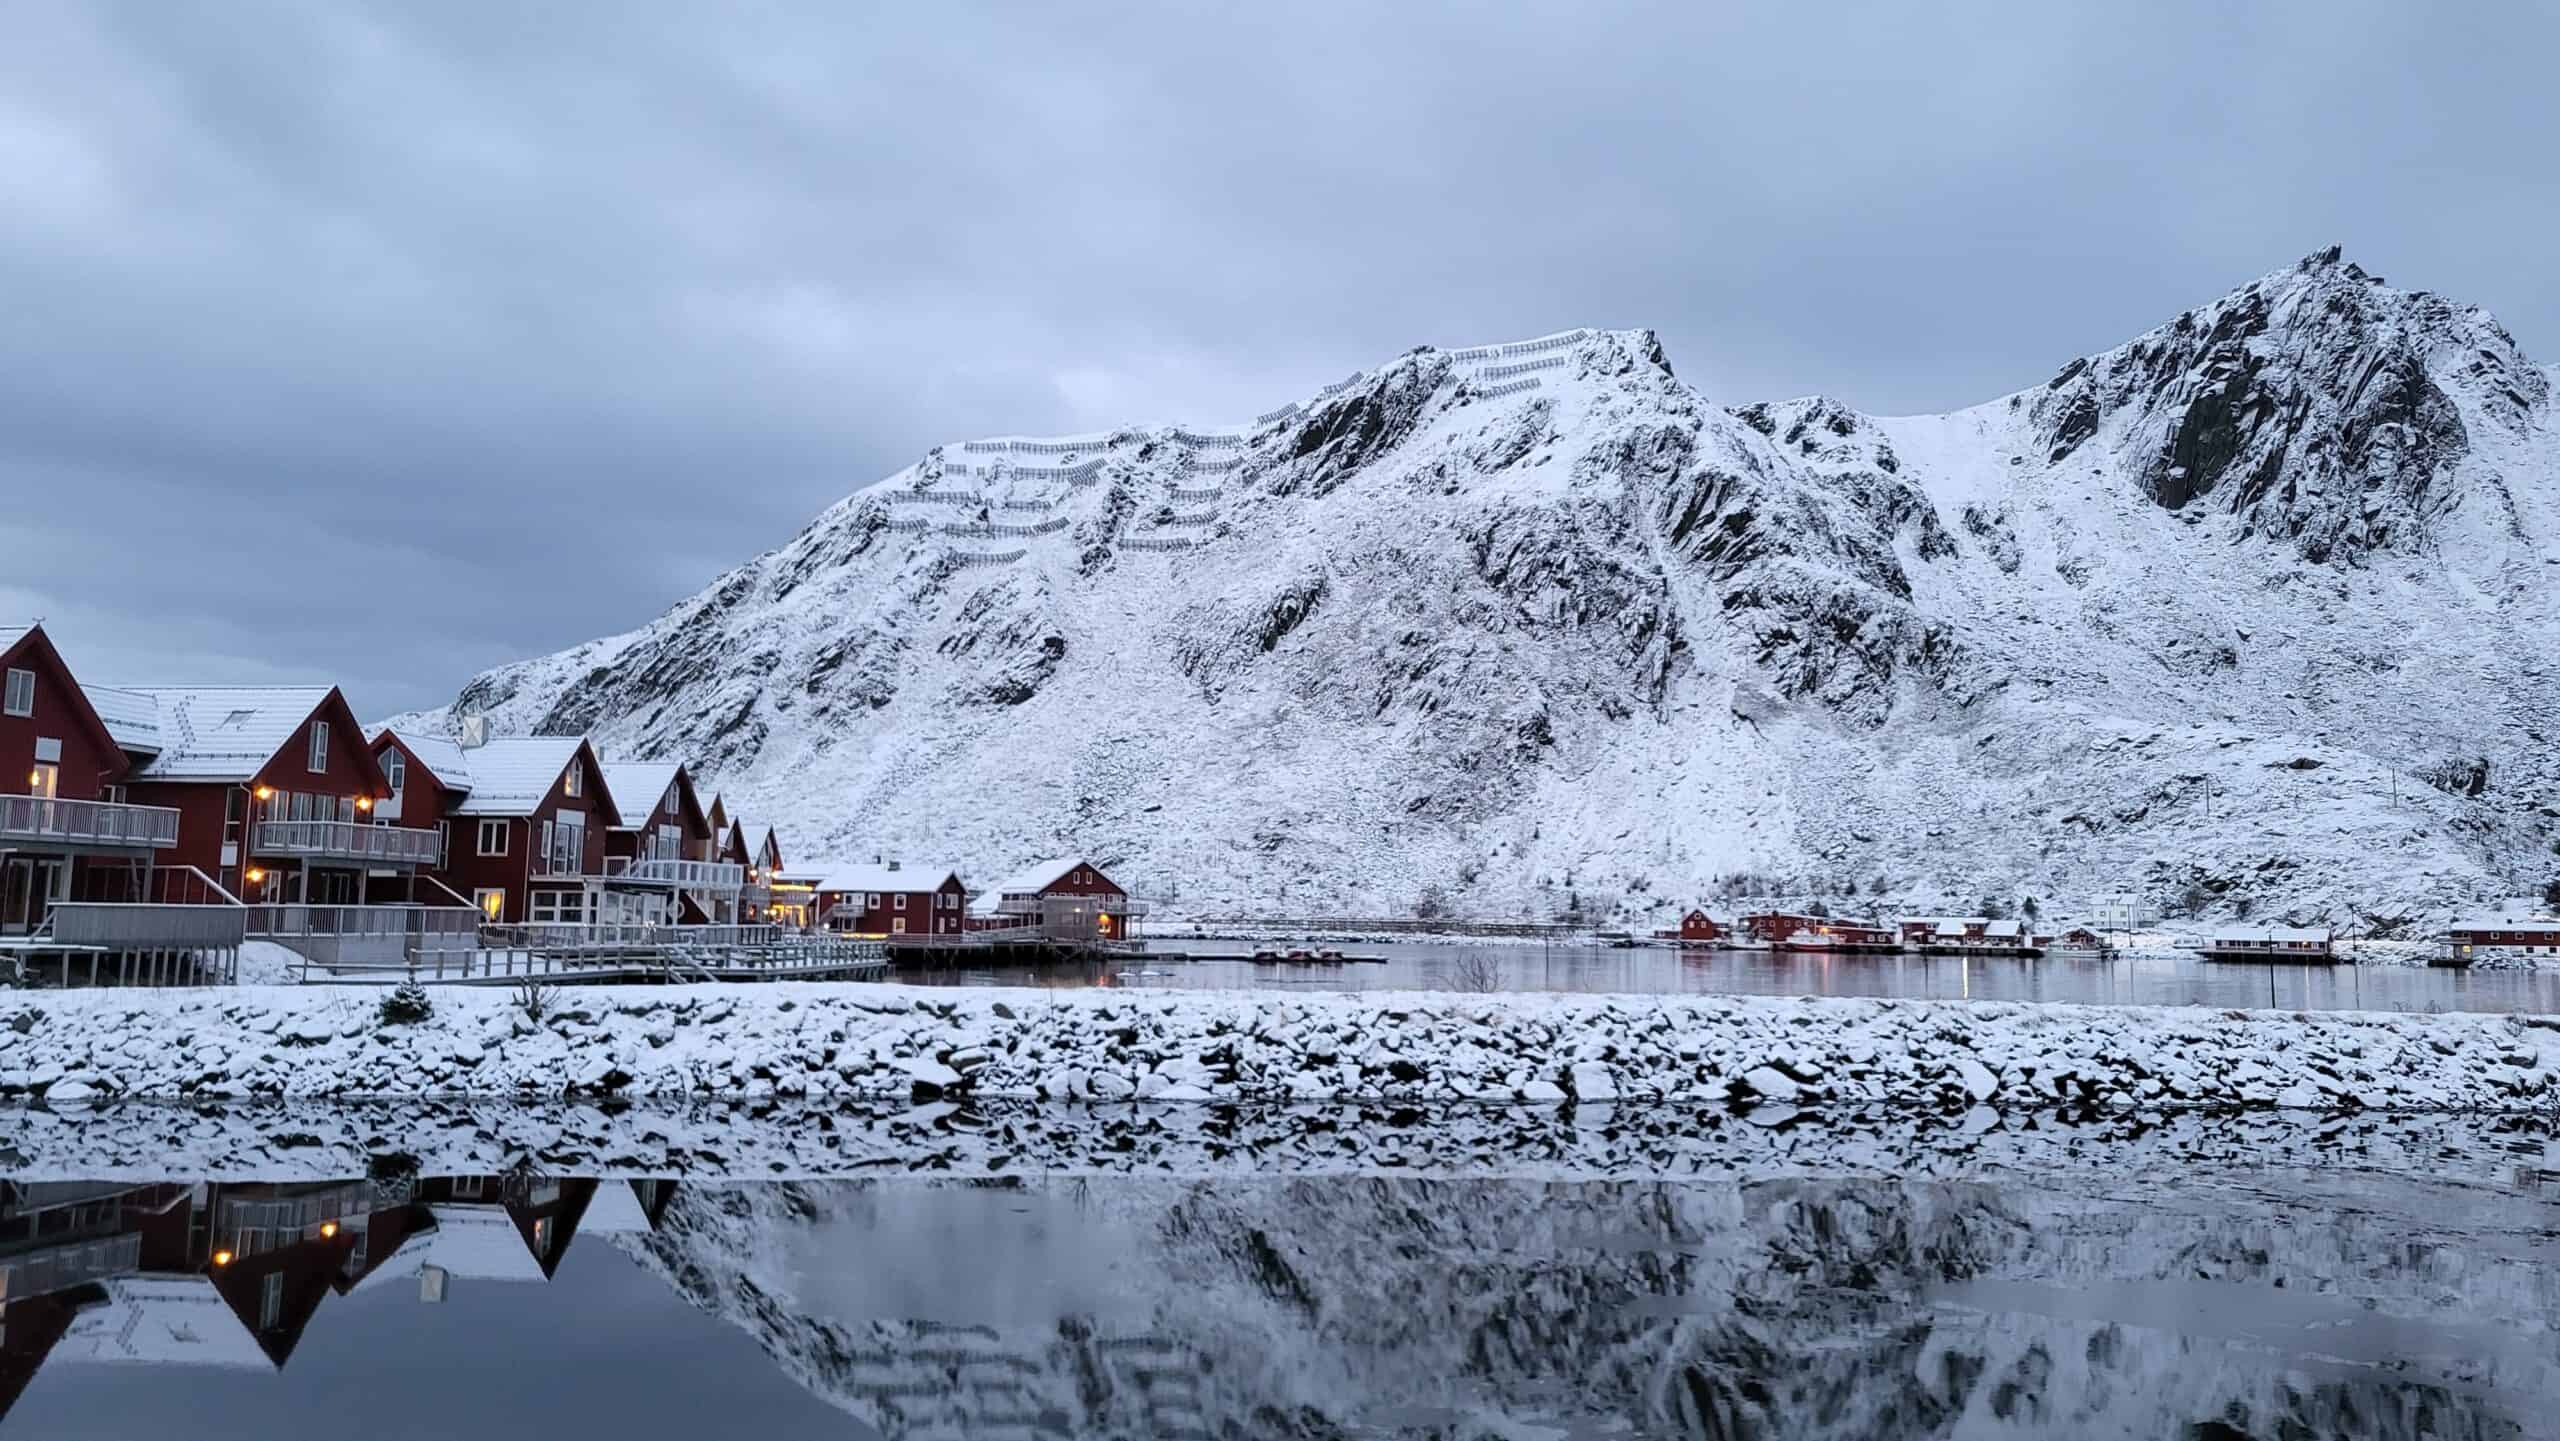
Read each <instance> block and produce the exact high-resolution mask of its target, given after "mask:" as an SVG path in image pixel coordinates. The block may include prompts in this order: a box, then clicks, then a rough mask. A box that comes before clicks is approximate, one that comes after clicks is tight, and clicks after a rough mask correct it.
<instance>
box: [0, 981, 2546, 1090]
mask: <svg viewBox="0 0 2560 1441" xmlns="http://www.w3.org/2000/svg"><path fill="white" fill-rule="evenodd" d="M383 999H384V993H383V992H382V991H381V989H379V988H374V987H345V986H279V987H256V988H249V987H244V988H225V989H203V990H185V991H157V992H145V991H135V990H97V991H61V992H39V993H29V994H27V995H25V996H23V997H17V998H12V999H10V1000H8V1001H0V1100H14V1101H26V1100H36V1099H41V1100H43V1101H45V1102H46V1103H47V1104H49V1105H53V1106H61V1105H65V1104H68V1103H73V1102H81V1101H93V1100H106V1099H117V1098H124V1099H147V1100H165V1101H228V1100H252V1099H269V1098H283V1099H345V1100H354V1099H388V1100H426V1099H440V1100H441V1099H465V1098H501V1097H503V1098H517V1099H553V1100H557V1099H579V1098H586V1099H602V1098H615V1097H623V1098H643V1097H659V1098H665V1097H701V1098H715V1097H728V1098H751V1097H766V1096H770V1097H789V1098H800V1097H806V1098H812V1099H818V1100H908V1101H948V1100H959V1099H963V1098H984V1099H1008V1100H1026V1101H1031V1100H1036V1101H1053V1102H1054V1101H1089V1102H1106V1103H1108V1102H1121V1101H1130V1100H1156V1101H1168V1102H1228V1103H1275V1102H1276V1103H1289V1102H1319V1101H1349V1102H1400V1103H1407V1104H1423V1105H1434V1106H1447V1105H1452V1104H1457V1103H1476V1104H1489V1105H1497V1106H1499V1105H1511V1104H1526V1105H1561V1104H1564V1103H1567V1102H1571V1103H1574V1104H1576V1105H1578V1106H1582V1107H1592V1106H1597V1105H1600V1104H1609V1103H1614V1104H1617V1105H1620V1106H1624V1105H1627V1104H1643V1105H1652V1104H1672V1105H1687V1106H1697V1105H1707V1106H1719V1105H1746V1106H1747V1105H1764V1104H1777V1105H1787V1106H1813V1105H1841V1104H1866V1105H1874V1104H1890V1105H1916V1106H1924V1107H1925V1106H1940V1107H1945V1106H1953V1107H1974V1106H1987V1107H1990V1108H1993V1109H1995V1110H1996V1109H2003V1108H2015V1107H2041V1106H2050V1105H2054V1104H2057V1103H2067V1104H2076V1105H2084V1106H2096V1107H2137V1106H2152V1107H2213V1106H2221V1107H2283V1108H2292V1109H2310V1110H2350V1111H2354V1110H2385V1111H2466V1112H2502V1113H2528V1112H2541V1111H2545V1110H2546V1109H2548V1108H2550V1107H2551V1106H2553V1105H2554V1103H2555V1100H2560V1077H2556V1076H2555V1072H2560V1020H2552V1019H2543V1018H2536V1017H2525V1016H2514V1015H2474V1014H2462V1013H2443V1014H2430V1013H2416V1012H2357V1011H2334V1012H2310V1013H2290V1012H2273V1011H2246V1010H2230V1011H2224V1010H2211V1009H2205V1008H2200V1007H2192V1006H2179V1007H2138V1006H2089V1005H2070V1004H2059V1003H2022V1002H2006V1001H1970V1002H1969V1001H1920V1000H1876V999H1846V998H1843V999H1812V998H1801V999H1782V998H1771V997H1751V996H1725V995H1695V994H1691V995H1677V996H1609V995H1574V994H1561V993H1558V994H1516V993H1515V994H1503V995H1459V994H1450V993H1440V992H1405V991H1368V992H1358V993H1347V994H1346V993H1328V994H1301V993H1290V994H1287V995H1285V996H1274V995H1271V994H1268V993H1238V992H1224V991H1214V990H1198V991H1186V990H1145V991H1063V992H1062V991H1051V990H1037V989H1009V988H970V989H967V990H951V989H945V988H934V987H904V986H895V985H887V986H884V985H879V984H863V983H817V982H797V983H793V982H785V983H774V984H768V985H762V986H756V987H752V988H739V987H722V986H671V987H647V988H592V989H564V990H560V991H558V992H556V993H554V994H552V995H550V996H549V997H548V998H547V1001H548V1010H547V1011H546V1012H545V1013H544V1014H543V1015H541V1016H540V1017H539V1018H536V1017H534V1016H532V1015H530V1014H528V1012H527V1010H526V1009H525V1007H524V1005H523V1004H522V1002H521V999H520V997H519V995H518V994H517V993H516V992H513V991H508V990H500V989H469V990H464V989H447V990H441V991H438V992H436V993H435V994H434V995H433V998H432V999H433V1006H434V1014H433V1015H432V1016H431V1017H430V1018H429V1019H427V1020H424V1021H420V1022H416V1023H412V1024H392V1025H385V1024H382V1023H381V1022H380V1021H379V1019H378V1014H377V1011H378V1007H379V1006H380V1004H381V1002H382V1001H383Z"/></svg>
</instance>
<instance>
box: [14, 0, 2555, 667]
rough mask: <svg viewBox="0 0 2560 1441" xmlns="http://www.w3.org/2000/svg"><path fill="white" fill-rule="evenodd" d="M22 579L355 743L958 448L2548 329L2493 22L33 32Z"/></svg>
mask: <svg viewBox="0 0 2560 1441" xmlns="http://www.w3.org/2000/svg"><path fill="white" fill-rule="evenodd" d="M5 24H6V26H7V30H8V36H7V38H8V41H9V43H7V44H6V45H0V176H5V177H6V180H7V185H8V191H9V194H10V195H11V197H12V198H11V201H10V203H9V204H8V205H6V206H5V207H0V316H5V317H6V319H5V323H0V489H5V490H6V492H7V493H8V494H9V495H11V496H13V497H18V498H20V502H19V507H18V509H19V513H18V515H17V516H16V517H15V518H14V523H13V525H12V526H11V538H12V541H13V544H14V545H15V549H16V560H17V565H16V567H15V568H14V570H13V572H12V573H11V574H10V575H9V577H8V578H7V579H6V580H5V581H0V600H7V601H10V602H13V603H16V604H19V605H22V606H26V607H30V608H33V609H37V610H42V611H45V612H47V613H48V614H50V615H53V616H54V617H56V618H57V630H58V632H59V634H60V639H61V640H62V642H63V644H64V645H65V646H66V648H67V649H68V650H69V651H70V653H71V654H72V657H73V659H74V662H75V664H78V665H79V666H81V668H82V669H83V670H84V671H86V672H88V673H90V674H92V675H95V676H98V677H100V678H114V677H117V676H123V677H126V678H141V677H145V676H148V675H168V674H172V673H175V672H176V671H177V670H178V669H180V668H184V670H185V671H186V673H187V676H188V678H203V677H205V676H208V675H210V674H211V673H214V672H222V673H232V672H236V671H240V670H243V669H248V668H255V667H265V668H268V670H269V671H270V672H271V673H274V674H282V675H298V676H309V677H325V678H331V679H338V680H342V681H344V682H345V683H346V684H347V685H348V686H349V688H350V691H351V692H352V693H353V694H354V696H355V699H356V702H357V706H358V708H359V709H360V710H362V711H364V712H366V713H368V714H381V713H384V712H387V711H390V710H393V709H398V708H404V707H408V706H412V705H418V704H423V703H428V702H432V701H435V700H439V699H441V698H443V697H444V696H446V695H448V694H450V692H451V690H452V689H453V688H454V687H455V686H456V685H457V684H458V683H459V682H460V681H461V680H462V679H463V678H464V677H465V676H467V675H468V674H469V673H470V672H471V671H473V670H475V669H477V668H479V667H481V666H483V665H487V664H491V663H494V662H497V661H500V660H504V659H509V658H512V657H514V656H517V655H522V654H529V653H533V652H537V651H541V650H545V649H549V648H553V647H556V646H559V645H562V644H566V643H570V642H574V641H576V640H580V639H584V638H586V637H588V636H591V635H596V634H601V633H605V632H609V631H613V630H618V629H622V628H624V627H627V626H630V625H634V624H637V623H639V622H641V621H643V620H645V619H646V618H647V617H648V616H649V615H651V614H653V613H654V612H655V611H656V610H657V609H659V608H661V607H663V606H664V605H666V604H667V603H669V602H671V601H672V600H674V599H676V598H678V597H679V596H681V595H683V594H685V593H686V592H688V591H690V590H691V589H693V588H694V587H695V586H698V585H699V584H701V583H702V582H703V581H705V580H707V579H709V578H710V576H711V575H712V574H713V573H714V572H715V571H716V570H717V569H719V568H720V567H721V566H723V565H725V564H727V563H730V562H732V561H734V560H737V559H740V558H743V557H745V556H746V555H748V554H751V553H753V552H754V551H756V550H759V549H762V548H765V547H767V546H770V545H774V544H777V543H779V542H780V541H781V540H783V539H784V538H785V537H787V536H788V535H789V534H790V532H791V531H792V530H793V529H794V528H795V527H796V526H797V525H799V524H800V523H801V522H802V521H803V520H805V519H806V518H807V517H808V516H809V515H811V514H813V513H814V512H816V511H817V510H818V509H820V508H821V507H823V506H824V505H825V504H826V503H827V502H829V501H830V500H832V499H834V498H835V497H837V496H839V495H841V494H843V493H844V492H845V491H847V490H849V489H851V488H853V487H854V486H856V485H859V484H862V483H864V482H867V481H869V480H872V479H875V478H877V477H878V476H880V475H882V474H885V473H886V472H888V471H890V470H892V469H894V468H896V467H897V466H899V465H901V464H904V463H905V462H906V461H908V460H910V459H912V458H913V457H914V456H915V455H916V454H917V453H919V452H920V451H922V450H923V449H924V448H925V447H927V446H929V445H932V444H934V443H937V442H940V441H944V440H950V439H957V438H961V437H966V436H969V435H974V434H983V433H990V432H1009V431H1037V430H1046V429H1063V428H1077V427H1089V426H1097V425H1109V424H1114V423H1120V422H1127V421H1137V420H1150V419H1185V420H1194V421H1214V420H1220V419H1229V418H1233V417H1235V416H1238V415H1241V414H1244V413H1248V412H1250V411H1253V410H1259V409H1262V408H1265V407H1267V406H1269V405H1272V404H1276V403H1278V402H1279V401H1280V400H1282V399H1285V398H1288V397H1289V396H1291V395H1294V394H1297V393H1300V392H1301V391H1303V390H1304V389H1305V388H1307V387H1310V386H1312V385H1314V384H1316V383H1320V382H1322V381H1326V380H1330V379H1333V378H1335V377H1337V376H1338V375H1339V374H1341V373H1342V372H1344V371H1346V370H1349V369H1351V368H1353V367H1355V366H1359V365H1364V364H1368V363H1372V362H1374V361H1376V360H1378V359H1381V358H1383V357H1386V356H1389V355H1392V354H1395V353H1397V352H1400V351H1402V350H1404V349H1406V348H1408V347H1410V346H1412V345H1415V344H1419V343H1426V342H1429V343H1440V344H1464V343H1471V342H1475V341H1481V340H1487V339H1501V338H1507V337H1513V336H1519V335H1527V334H1534V333H1538V332H1542V331H1546V330H1551V329H1557V328H1562V327H1566V326H1571V325H1579V324H1602V325H1651V326H1653V327H1655V328H1657V329H1659V330H1660V331H1662V333H1663V335H1664V337H1665V340H1666V343H1667V344H1668V345H1669V347H1670V350H1671V353H1672V356H1673V358H1674V360H1675V362H1677V363H1678V364H1679V366H1680V367H1681V369H1682V371H1683V373H1684V374H1687V375H1689V376H1691V377H1693V378H1695V379H1698V380H1699V381H1700V382H1701V383H1703V384H1705V385H1706V386H1708V387H1709V388H1710V389H1711V390H1712V391H1714V392H1715V393H1717V394H1719V395H1722V396H1724V397H1727V398H1729V399H1732V400H1735V401H1741V400H1746V399H1756V398H1762V397H1766V396H1773V395H1789V394H1799V393H1803V392H1807V391H1814V390H1820V391H1825V392H1828V393H1832V394H1836V395H1839V396H1841V397H1843V398H1845V399H1847V400H1849V401H1850V402H1852V403H1854V404H1857V405H1859V406H1861V407H1864V408H1868V409H1873V410H1886V411H1893V410H1912V409H1934V408H1945V407H1950V406H1956V405H1962V404H1968V403H1972V402H1975V401H1979V400H1984V399H1989V398H1991V397H1993V396H1995V395H1997V394H1999V393H2002V392H2004V391H2006V390H2009V389H2013V388H2016V387H2019V386H2023V385H2027V384H2031V383H2035V382H2037V381H2039V380H2041V379H2042V378H2043V377H2044V376H2045V375H2047V374H2049V373H2050V372H2051V370H2052V369H2053V368H2054V367H2055V366H2056V365H2058V364H2059V363H2060V362H2061V361H2062V360H2064V359H2066V358H2068V357H2070V356H2072V355H2075V354H2078V353H2081V352H2083V351H2087V350H2091V349H2096V348H2099V347H2102V346H2105V345H2110V344H2113V343H2115V342H2116V341H2118V340H2121V339H2123V338H2125V337H2127V336H2129V335H2131V334H2133V333H2134V332H2136V331H2139V330H2142V329H2145V328H2148V327H2149V326H2151V325H2154V324H2157V323H2159V322H2161V321H2163V320H2165V319H2167V318H2168V317H2169V316H2171V315H2173V314H2175V313H2176V312H2177V311H2178V310H2179V309H2181V308H2183V307H2184V306H2186V305H2189V304H2193V303H2195V302H2198V301H2201V300H2204V299H2207V298H2209V297H2211V296H2213V295H2215V294H2218V293H2219V292H2221V291H2222V290H2224V289H2226V288H2228V287H2230V286H2232V285H2234V284H2237V283H2240V282H2241V281H2244V280H2246V279H2247V278H2249V277H2250V276H2252V275H2255V274H2257V273H2259V272H2261V271H2264V270H2267V269H2271V268H2274V267H2276V266H2279V265H2282V264H2285V263H2287V262H2289V261H2291V260H2292V259H2293V258H2295V257H2296V256H2298V255H2300V254H2302V253H2304V252H2306V251H2308V250H2311V249H2314V248H2317V247H2318V246H2321V245H2325V244H2328V243H2330V242H2331V241H2342V242H2344V243H2345V244H2346V245H2347V247H2348V249H2349V253H2350V254H2351V255H2353V256H2355V257H2356V258H2357V259H2359V260H2360V261H2362V262H2363V263H2364V264H2366V265H2367V266H2368V268H2372V269H2377V270H2380V271H2382V272H2383V273H2385V274H2387V275H2389V276H2391V277H2392V279H2393V280H2394V281H2395V282H2399V283H2406V284H2413V285H2419V286H2424V287H2427V288H2432V289H2438V290H2443V291H2447V292H2450V293H2454V294H2457V295H2461V296H2463V297H2465V298H2468V299H2474V300H2477V301H2480V302H2481V303H2483V304H2486V305H2488V306H2489V307H2491V308H2492V309H2493V310H2495V311H2497V312H2498V313H2499V314H2500V315H2501V316H2502V318H2504V319H2505V320H2506V321H2507V323H2508V324H2509V326H2510V327H2511V328H2512V329H2514V330H2515V331H2516V332H2517V333H2518V335H2519V336H2520V338H2522V339H2523V341H2524V342H2525V344H2526V346H2527V348H2528V349H2529V350H2537V351H2539V352H2541V353H2543V354H2545V355H2546V357H2547V356H2549V355H2551V354H2552V353H2554V352H2560V339H2554V338H2552V337H2554V335H2555V332H2556V331H2560V324H2555V320H2560V317H2556V316H2555V311H2560V299H2555V297H2554V295H2553V292H2552V288H2551V285H2550V282H2549V279H2548V275H2549V267H2548V262H2547V258H2546V250H2547V237H2548V235H2549V234H2550V228H2551V223H2552V220H2553V218H2554V216H2555V213H2560V179H2555V174H2554V167H2552V166H2551V165H2550V163H2549V157H2550V144H2551V138H2552V136H2553V135H2554V134H2555V133H2560V125H2555V124H2554V120H2555V118H2560V117H2555V114H2554V110H2555V105H2554V102H2553V101H2552V100H2551V99H2550V98H2549V96H2548V89H2547V86H2545V85H2544V83H2543V81H2542V77H2540V76H2539V75H2538V74H2537V73H2535V72H2536V70H2537V68H2538V67H2539V64H2540V57H2544V56H2547V55H2549V54H2551V53H2554V52H2555V51H2560V24H2555V22H2554V20H2553V18H2552V17H2550V16H2549V15H2546V14H2540V13H2528V12H2527V11H2525V10H2523V9H2521V8H2516V9H2508V8H2501V9H2498V10H2494V11H2492V10H2487V9H2475V10H2467V11H2461V12H2453V13H2430V12H2426V11H2410V10H2408V9H2407V8H2406V7H2388V6H2382V5H2371V6H2362V7H2357V6H2339V5H2323V6H2307V5H2306V6H2296V7H2284V6H2258V7H2247V8H2244V9H2241V10H2237V11H2234V10H2230V9H2228V8H2227V7H2213V6H2205V5H2195V6H2188V7H2176V6H2144V7H2135V8H2131V9H2124V10H2122V11H2121V12H2115V11H2106V12H2102V11H2098V10H2094V9H2090V8H2088V7H2067V6H2030V5H2021V6H2016V7H2010V8H2007V9H2005V10H1995V9H1992V8H1989V7H1961V8H1960V9H1959V10H1957V11H1953V12H1950V11H1946V10H1943V9H1932V8H1930V7H1892V6H1850V7H1841V8H1838V9H1830V10H1816V9H1814V8H1813V7H1766V8H1760V9H1741V8H1737V7H1707V6H1661V7H1651V8H1647V7H1612V6H1595V5H1588V4H1573V5H1564V4H1552V5H1520V6H1499V7H1465V8H1442V7H1434V6H1420V5H1412V6H1407V5H1396V6H1369V7H1347V6H1324V7H1307V8H1303V9H1300V8H1292V7H1279V6H1255V7H1226V8H1223V9H1218V10H1214V11H1212V10H1204V9H1201V8H1199V7H1178V6H1170V5H1165V6H1148V5H1136V4H1131V5H1119V6H1103V7H1060V6H1041V5H1028V4H1025V5H1016V6H1010V7H1004V6H996V7H948V6H917V7H891V8H887V9H885V10H884V9H882V8H881V7H853V6H820V5H804V6H785V5H745V6H731V7H715V8H710V9H695V8H681V7H651V6H608V5H560V6H517V5H500V4H493V3H481V4H445V5H432V6H420V5H395V4H378V5H357V4H318V3H313V4H267V5H253V4H238V5H226V6H167V5H158V4H145V3H131V4H106V5H80V4H68V3H60V4H48V3H27V4H21V5H18V6H15V7H13V8H12V9H11V11H10V12H9V16H8V18H7V20H6V22H5Z"/></svg>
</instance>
